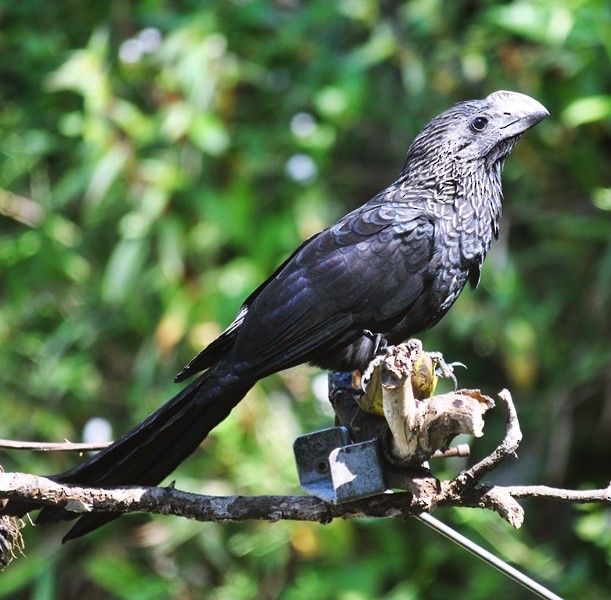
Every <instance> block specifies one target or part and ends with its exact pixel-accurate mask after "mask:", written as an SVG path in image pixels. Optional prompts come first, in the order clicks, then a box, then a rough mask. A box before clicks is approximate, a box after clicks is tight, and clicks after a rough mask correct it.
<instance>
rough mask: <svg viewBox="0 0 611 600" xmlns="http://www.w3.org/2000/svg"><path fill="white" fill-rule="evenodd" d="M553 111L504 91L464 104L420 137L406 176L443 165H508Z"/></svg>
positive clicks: (442, 116)
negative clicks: (524, 139) (523, 139)
mask: <svg viewBox="0 0 611 600" xmlns="http://www.w3.org/2000/svg"><path fill="white" fill-rule="evenodd" d="M548 115H549V113H548V111H547V109H546V108H545V107H544V106H543V105H542V104H541V103H539V102H537V101H536V100H534V99H533V98H531V97H529V96H526V95H525V94H519V93H517V92H507V91H498V92H494V93H492V94H490V95H489V96H487V97H486V98H484V99H482V100H469V101H468V102H460V103H458V104H456V105H454V106H453V107H452V108H450V109H448V110H446V111H445V112H443V113H441V114H440V115H439V116H438V117H435V118H434V119H433V120H432V121H431V122H430V123H429V124H428V125H427V126H426V127H425V128H424V129H423V130H422V131H421V132H420V133H419V134H418V136H417V137H416V139H415V140H414V142H413V144H412V145H411V147H410V149H409V152H408V154H407V159H406V162H405V166H404V167H403V173H402V174H403V175H405V176H407V177H409V178H411V177H410V175H412V176H413V175H414V174H415V172H419V173H423V172H424V173H426V172H430V171H431V169H433V170H437V169H436V168H435V167H436V165H439V164H441V163H447V161H450V163H451V164H453V165H455V166H458V165H461V164H462V165H465V167H466V168H473V167H477V166H481V165H485V166H486V167H487V168H488V169H490V168H491V167H493V166H499V165H502V163H503V160H504V159H505V158H506V157H507V155H508V154H509V153H510V152H511V151H512V150H513V148H514V146H515V145H516V143H517V142H518V140H519V139H520V137H522V135H523V134H524V132H525V131H526V130H527V129H529V128H531V127H533V126H534V125H536V124H537V123H539V121H541V120H542V119H544V118H545V117H547V116H548Z"/></svg>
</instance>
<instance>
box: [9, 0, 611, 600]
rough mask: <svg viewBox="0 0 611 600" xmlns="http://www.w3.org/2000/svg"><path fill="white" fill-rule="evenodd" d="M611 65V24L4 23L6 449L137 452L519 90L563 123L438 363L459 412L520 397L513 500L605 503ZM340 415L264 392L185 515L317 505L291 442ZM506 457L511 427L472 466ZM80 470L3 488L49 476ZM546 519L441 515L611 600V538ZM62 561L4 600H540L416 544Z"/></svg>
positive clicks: (182, 19) (539, 144)
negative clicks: (389, 196)
mask: <svg viewBox="0 0 611 600" xmlns="http://www.w3.org/2000/svg"><path fill="white" fill-rule="evenodd" d="M610 58H611V6H610V5H609V3H608V2H606V0H556V1H555V2H553V3H550V2H546V1H543V0H534V1H532V2H526V1H519V0H516V1H508V2H492V1H486V0H479V1H477V0H473V1H469V2H452V1H447V0H446V1H442V0H414V1H411V2H397V1H390V0H387V1H384V2H375V1H374V0H336V1H335V2H327V1H325V0H309V1H308V2H304V1H302V0H278V1H276V2H271V1H262V0H259V1H255V0H253V1H248V0H245V1H239V2H238V1H235V2H229V1H227V0H214V1H213V0H210V1H208V2H205V3H202V2H195V1H193V0H191V1H187V0H184V1H182V2H181V1H174V2H168V1H163V0H132V1H126V2H119V1H115V2H110V3H103V2H93V3H85V2H79V1H78V0H70V1H68V0H66V1H64V2H53V3H45V4H44V6H43V4H42V3H40V2H37V1H35V0H21V1H20V2H14V3H5V4H3V5H2V6H1V7H0V139H1V140H2V143H1V146H0V273H1V279H0V294H1V301H0V340H1V341H2V343H1V344H0V373H1V376H0V389H1V397H2V433H1V435H2V437H5V438H14V439H28V440H62V439H64V438H67V439H71V440H79V439H81V438H82V435H83V427H84V426H85V424H86V423H87V422H88V421H90V420H91V419H93V418H95V417H102V418H104V419H106V420H107V421H108V422H110V423H111V424H112V427H113V430H114V434H119V433H122V432H124V431H126V430H127V429H128V428H130V427H131V426H132V425H134V424H135V423H136V422H138V421H139V420H141V419H142V418H143V417H145V416H146V415H147V414H149V413H150V412H152V411H153V410H154V409H155V408H156V407H157V406H159V405H160V404H161V403H162V402H163V401H164V400H166V399H167V398H169V397H170V396H171V395H172V394H173V393H175V388H174V387H173V384H172V383H171V382H172V378H173V375H174V373H176V372H177V370H178V369H179V368H180V367H181V366H182V365H183V364H184V363H185V362H186V361H188V360H189V359H190V358H191V357H192V355H194V354H195V353H196V352H197V351H198V350H199V349H200V348H201V347H202V346H203V345H204V344H206V343H207V342H209V341H210V340H211V339H212V338H213V337H214V336H215V335H216V334H217V333H218V332H219V331H220V330H221V328H222V327H223V326H225V325H226V324H227V323H228V322H229V321H230V320H231V318H232V317H233V315H234V314H235V312H236V310H237V308H238V306H239V304H240V302H241V301H242V300H243V298H244V297H245V296H246V295H247V294H248V293H249V292H250V291H251V290H252V289H253V288H254V287H256V285H257V284H258V283H259V282H260V281H261V280H262V279H263V278H265V277H266V275H268V274H269V273H270V272H271V271H272V270H273V269H274V267H275V266H276V265H277V264H278V263H279V262H280V261H281V260H282V258H283V257H285V256H286V255H287V254H288V253H289V252H290V251H291V250H292V249H293V248H294V247H295V246H296V245H297V244H298V243H299V241H300V240H302V239H303V238H304V237H306V236H308V235H310V234H312V233H314V232H315V231H317V230H318V229H320V228H322V227H324V226H326V225H328V224H330V223H332V222H333V221H334V220H335V219H336V218H338V217H339V216H341V215H342V214H344V213H345V212H346V211H348V210H349V209H352V208H354V207H356V206H358V205H359V204H361V203H363V202H364V201H366V200H367V199H368V198H369V197H371V196H372V195H373V194H374V193H376V192H377V191H379V190H380V189H382V188H383V187H385V186H386V185H387V184H388V183H389V182H391V181H392V180H393V179H394V177H395V175H396V174H397V173H398V171H399V168H400V166H401V164H402V160H403V157H404V154H405V152H406V149H407V146H408V144H409V142H410V140H411V139H412V138H413V136H414V135H415V134H416V133H417V132H418V130H419V129H420V127H421V126H422V125H423V124H424V123H425V122H426V121H427V120H428V119H430V118H431V117H432V116H434V115H435V114H437V113H439V112H441V111H442V110H444V109H445V108H447V107H448V106H449V105H450V104H452V103H454V102H456V101H458V100H463V99H468V98H474V97H482V96H484V95H487V94H488V93H490V92H491V91H494V90H496V89H512V90H516V91H521V92H524V93H527V94H530V95H532V96H534V97H536V98H537V99H538V100H540V101H541V102H542V103H543V104H545V105H546V106H547V107H548V109H549V110H550V112H551V117H550V118H549V119H547V120H546V121H544V122H543V123H542V124H541V125H539V126H538V127H537V128H536V129H535V130H533V131H532V132H529V134H528V135H527V137H526V138H525V139H524V140H523V141H522V142H521V143H520V145H519V146H518V148H517V150H516V151H515V153H514V155H513V156H512V157H511V159H510V161H509V162H508V164H507V167H506V170H505V176H504V181H505V196H506V201H505V214H504V220H503V226H502V230H503V234H502V239H501V240H500V241H499V243H497V244H496V245H495V246H494V249H493V251H492V253H491V255H490V256H489V257H488V260H487V262H486V265H485V268H484V273H483V278H482V282H481V285H480V287H479V289H478V290H477V291H475V292H470V291H469V292H465V294H464V295H463V296H462V297H461V298H460V299H459V301H458V303H457V304H456V305H455V307H454V308H453V310H452V311H451V313H450V315H449V316H448V317H447V318H446V319H445V320H444V322H443V323H442V324H440V325H439V326H438V327H437V328H436V329H435V330H434V331H432V332H428V333H426V335H424V336H422V337H423V339H424V341H425V344H426V346H427V347H428V348H430V349H439V350H442V351H443V352H444V354H445V356H446V357H447V358H448V359H449V360H460V361H462V362H464V363H465V364H466V365H468V370H467V371H460V373H459V377H460V384H461V385H463V386H465V387H470V386H472V387H480V388H482V389H483V390H485V391H486V392H488V393H490V394H494V393H496V392H497V391H498V390H500V389H502V388H503V387H509V388H510V389H511V390H512V392H513V395H514V398H515V399H516V402H517V404H518V410H519V414H520V417H521V422H522V428H523V430H524V434H525V440H524V442H523V444H522V447H521V450H520V456H519V460H518V461H514V463H513V464H511V465H510V466H508V467H507V468H506V469H504V470H503V472H502V473H499V474H497V481H499V482H506V483H507V482H511V483H523V484H528V483H546V484H550V485H559V486H566V487H583V488H587V487H602V486H604V485H606V484H607V483H608V481H609V464H611V461H610V459H611V436H610V435H609V431H610V430H611V369H610V366H611V354H610V350H609V339H610V337H611V301H610V296H611V218H610V217H611V212H610V211H611V177H610V171H609V164H610V160H611V78H610V77H609V72H610ZM321 389H322V390H323V391H322V392H321V391H320V390H321ZM321 396H323V397H324V375H320V374H318V373H317V372H316V371H314V370H313V369H309V368H305V367H304V368H299V369H293V370H291V371H289V372H286V373H283V374H281V375H279V376H276V377H273V378H269V379H268V380H266V381H264V382H262V383H261V384H260V385H258V386H257V388H255V390H254V391H253V392H252V393H251V394H250V395H249V398H248V400H247V401H246V402H244V403H243V404H242V405H241V406H240V407H239V408H238V409H236V410H235V411H234V413H233V415H232V418H231V419H230V420H228V421H227V422H225V423H224V424H223V425H222V426H221V427H219V428H218V429H217V430H216V431H215V432H214V433H213V434H212V435H211V436H210V437H209V439H208V440H206V442H205V443H204V444H203V451H200V452H198V453H196V454H195V455H194V456H193V457H192V458H191V459H189V460H188V461H187V462H186V464H184V465H183V466H181V468H180V469H179V470H178V471H177V472H176V474H175V479H176V485H177V486H178V487H180V488H184V489H189V490H192V491H197V492H204V493H227V494H229V493H231V494H233V493H239V494H262V493H296V492H298V484H297V478H296V474H295V468H294V465H293V458H292V451H291V442H292V439H293V438H294V437H295V435H298V434H299V433H302V432H306V431H312V430H314V429H316V428H320V427H325V426H328V425H329V424H330V422H331V417H330V415H329V412H328V408H327V407H326V405H325V402H324V399H323V400H321ZM501 434H502V419H501V418H500V416H499V415H492V416H491V417H490V418H489V419H488V426H487V436H486V438H485V439H484V440H477V441H476V442H475V443H474V444H473V453H474V455H475V456H476V457H477V456H480V455H482V454H483V453H485V452H486V451H488V450H490V449H491V448H492V447H493V446H494V445H495V443H496V442H497V441H498V439H499V436H500V435H501ZM75 460H76V458H75V457H74V456H65V455H48V454H45V455H40V454H23V453H21V454H17V453H14V452H12V453H11V452H3V453H2V458H1V462H2V465H3V467H4V469H5V470H21V471H26V472H35V473H49V472H55V471H57V470H62V469H64V468H67V467H68V466H69V465H71V464H73V463H74V461H75ZM460 466H461V465H460V463H458V462H457V461H456V460H455V461H453V462H448V463H447V464H443V465H438V466H437V472H438V473H439V474H440V475H441V476H447V475H451V474H452V473H454V472H456V470H457V469H459V468H460ZM525 508H526V511H527V517H526V523H525V526H524V527H523V528H522V529H521V530H520V531H513V530H511V529H510V528H509V526H508V525H507V524H505V523H504V522H502V521H501V520H500V519H499V518H498V517H496V516H495V515H492V514H487V513H485V512H483V511H467V510H462V511H461V510H456V511H449V510H448V511H444V513H443V514H441V513H436V514H438V515H439V516H440V517H441V518H443V519H444V520H445V521H446V522H449V523H451V524H453V526H455V527H456V528H458V529H459V530H460V531H462V532H463V533H466V534H467V535H468V536H469V537H471V538H472V539H474V540H475V541H477V542H479V543H481V544H483V545H484V546H485V547H487V548H489V549H491V550H493V551H494V552H495V553H496V554H498V555H499V556H501V557H503V558H504V559H506V560H509V561H511V562H512V563H514V564H516V565H517V566H518V567H520V568H521V569H523V570H525V571H527V572H529V573H531V574H533V575H534V576H535V577H536V578H537V579H538V580H539V581H541V582H542V583H544V584H546V585H549V586H550V587H551V588H553V589H554V591H556V593H558V594H560V595H563V596H565V597H569V598H570V597H573V598H576V597H579V598H584V599H597V598H604V597H608V596H607V594H608V590H609V587H610V586H611V578H610V575H609V573H610V569H609V567H610V563H611V536H610V535H609V531H610V524H611V512H610V511H609V509H608V508H602V507H596V506H589V507H567V506H561V505H558V504H554V503H545V502H542V501H532V502H527V503H526V505H525ZM62 531H64V528H63V527H60V526H58V527H51V528H44V529H42V528H41V529H38V528H37V529H35V528H32V527H27V528H26V530H25V537H26V554H27V557H24V558H20V559H19V560H17V561H15V562H14V563H13V564H12V565H11V566H10V568H9V569H8V570H7V571H6V572H5V573H3V574H2V575H1V576H0V577H1V580H0V598H35V599H37V600H45V599H48V598H49V599H50V598H60V597H61V598H65V599H71V598H88V599H93V600H95V599H97V598H117V599H119V598H120V599H126V600H131V599H138V600H142V599H145V600H146V599H156V598H160V599H161V598H181V599H182V598H184V599H189V598H211V599H218V600H220V599H250V598H258V599H266V598H281V599H285V600H299V599H301V598H303V599H306V598H308V599H309V598H319V599H326V598H328V599H340V600H361V599H369V598H387V599H394V598H402V599H404V598H447V597H450V596H456V594H457V593H458V594H459V595H460V597H465V598H473V599H478V598H482V599H483V598H490V597H494V596H495V595H497V596H498V597H509V596H511V597H513V598H527V597H529V594H528V593H526V592H524V591H522V590H521V589H520V588H519V587H518V586H517V585H516V584H514V583H512V582H510V581H508V580H506V579H504V578H503V577H502V576H501V575H500V574H498V573H497V572H496V571H494V570H492V569H491V568H489V567H487V566H485V565H484V564H483V563H481V562H479V561H478V560H477V559H475V558H474V557H472V556H470V555H468V554H466V553H465V552H464V551H462V550H460V549H458V548H456V547H454V546H453V545H452V544H451V543H450V542H447V541H446V540H444V539H442V538H440V537H438V536H437V535H436V534H434V533H433V532H431V531H429V530H427V529H426V528H424V527H423V526H422V525H421V524H420V523H418V522H416V521H413V520H409V521H407V522H395V521H391V520H388V521H370V520H360V521H357V522H337V523H333V524H331V525H327V526H322V525H317V524H307V523H306V524H304V523H277V524H267V523H244V524H228V525H210V524H196V523H191V522H187V521H183V520H180V519H175V518H153V519H150V518H148V517H146V518H145V517H141V516H130V517H124V518H122V519H121V520H120V521H118V522H115V523H114V524H113V525H110V526H108V527H106V528H104V529H103V530H101V531H99V532H96V534H94V535H91V536H88V537H86V538H85V539H83V540H79V541H77V542H74V543H71V544H69V545H67V546H64V547H60V545H59V540H60V537H61V534H62ZM457 590H459V592H457Z"/></svg>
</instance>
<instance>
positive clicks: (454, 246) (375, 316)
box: [2, 91, 548, 540]
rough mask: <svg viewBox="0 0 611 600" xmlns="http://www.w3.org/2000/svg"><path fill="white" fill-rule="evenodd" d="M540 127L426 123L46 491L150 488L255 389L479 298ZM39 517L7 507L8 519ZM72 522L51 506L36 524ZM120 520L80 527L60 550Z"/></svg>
mask: <svg viewBox="0 0 611 600" xmlns="http://www.w3.org/2000/svg"><path fill="white" fill-rule="evenodd" d="M547 115H548V112H547V110H546V109H545V108H544V107H543V106H542V105H541V104H539V102H537V101H536V100H533V99H532V98H529V97H528V96H525V95H523V94H518V93H514V92H506V91H499V92H495V93H493V94H490V95H489V96H488V97H487V98H484V99H482V100H473V101H468V102H462V103H459V104H456V105H455V106H453V107H452V108H450V109H449V110H447V111H446V112H444V113H442V114H441V115H439V116H438V117H436V118H435V119H433V120H432V121H431V122H430V123H429V124H428V125H427V126H426V127H425V128H424V129H423V130H422V131H421V133H420V134H419V135H418V136H417V137H416V139H415V140H414V142H413V143H412V145H411V147H410V149H409V151H408V153H407V158H406V160H405V164H404V166H403V168H402V170H401V173H400V174H399V178H398V179H397V181H395V182H394V183H393V184H392V185H390V186H389V187H388V188H386V189H385V190H383V191H382V192H380V193H379V194H378V195H377V196H375V197H374V198H372V199H371V200H369V202H367V203H366V204H364V205H363V206H361V207H360V208H357V209H356V210H354V211H352V212H351V213H349V214H348V215H346V216H345V217H343V218H342V219H340V220H339V221H338V222H337V223H336V224H335V225H333V226H332V227H329V228H328V229H325V230H324V231H321V232H320V233H318V234H316V235H314V236H312V237H311V238H309V239H308V240H306V241H305V242H303V243H302V244H301V246H299V247H298V248H297V249H296V250H295V252H294V253H293V254H292V255H291V256H290V257H289V258H288V259H287V260H286V261H285V262H284V263H283V264H282V265H281V266H280V267H278V269H277V270H276V272H275V273H273V275H272V276H271V277H270V278H269V279H268V280H267V281H265V282H264V283H263V284H261V285H260V286H259V287H258V288H257V289H256V290H255V291H254V292H253V293H252V294H251V295H250V296H249V297H248V298H247V300H246V301H245V302H244V304H243V305H242V307H241V309H240V311H239V313H238V315H237V317H236V318H235V320H234V321H233V323H231V325H229V327H228V328H227V329H226V330H225V331H224V332H223V333H222V334H221V335H220V336H219V337H218V338H217V339H216V340H215V341H214V342H212V343H211V344H210V345H209V346H208V347H207V348H205V349H204V350H203V351H202V352H201V353H200V354H199V355H198V356H196V357H195V358H194V359H193V360H192V361H191V362H190V363H189V364H188V365H187V366H186V367H185V368H184V369H183V370H182V371H181V372H180V374H179V375H178V376H177V377H176V380H177V381H183V380H184V379H186V378H188V377H190V376H192V375H194V374H196V373H199V372H202V371H203V373H202V374H200V375H199V376H198V378H197V379H195V380H194V381H193V382H192V383H191V384H190V385H189V386H187V387H186V388H185V389H183V390H182V391H181V392H179V393H178V394H177V395H176V396H175V397H174V398H172V399H171V400H170V401H169V402H167V404H165V405H164V406H162V407H161V408H160V409H159V410H158V411H157V412H155V413H154V414H152V415H151V416H150V417H148V418H147V419H146V420H145V421H143V422H142V423H141V424H139V425H137V426H136V427H135V428H134V429H132V430H131V431H130V432H128V433H127V434H125V435H124V436H123V437H122V438H121V439H119V440H118V441H116V442H115V443H114V444H112V445H111V446H109V447H108V448H107V449H105V450H103V451H101V452H99V453H98V454H96V455H94V456H92V457H91V458H89V459H87V460H85V461H84V462H82V463H81V464H79V465H78V466H76V467H75V468H73V469H71V470H69V471H67V472H65V473H62V474H59V475H56V476H53V477H52V479H54V480H55V481H57V482H61V483H75V484H79V485H82V486H96V487H107V486H120V485H156V484H158V483H160V482H161V480H162V479H164V478H165V477H166V476H167V475H169V474H170V473H171V472H172V471H173V470H174V469H175V468H176V467H177V465H178V464H180V463H181V462H182V461H183V460H184V459H185V458H187V456H189V455H190V454H191V453H192V452H193V451H194V450H195V449H196V448H197V447H198V446H199V444H200V443H201V442H202V440H203V439H204V438H205V437H206V435H207V434H208V433H209V432H210V430H211V429H213V428H214V427H215V426H216V425H218V424H219V423H220V422H221V421H222V420H223V419H225V418H226V417H227V416H228V415H229V413H230V412H231V410H232V409H233V407H234V406H236V404H237V403H238V402H239V401H240V400H241V399H242V398H243V397H244V395H245V394H246V392H248V390H249V389H250V388H251V387H252V386H253V385H254V384H255V382H256V381H258V380H259V379H261V378H262V377H266V376H267V375H270V374H271V373H275V372H276V371H280V370H282V369H286V368H288V367H292V366H294V365H297V364H300V363H306V362H307V363H311V364H314V365H318V366H320V367H322V368H324V369H333V370H353V369H364V368H365V366H366V365H367V364H368V362H369V361H370V360H371V359H372V357H373V354H374V351H375V346H376V339H377V338H378V337H379V336H382V337H383V338H384V339H385V340H386V341H387V342H388V343H390V344H397V343H400V342H402V341H404V340H406V339H407V338H408V337H410V336H413V335H415V334H417V333H418V332H421V331H422V330H424V329H427V328H429V327H431V326H433V325H435V323H437V322H438V321H439V319H441V318H442V317H443V315H444V314H445V313H446V312H447V311H448V309H449V308H450V306H452V304H453V302H454V301H455V300H456V298H457V296H458V295H459V294H460V292H461V291H462V289H463V287H464V286H465V284H466V283H467V282H469V283H470V284H471V285H472V286H476V285H477V283H478V281H479V277H480V270H481V267H482V262H483V260H484V257H485V256H486V253H487V251H488V249H489V247H490V243H491V241H492V239H493V238H495V237H497V236H498V227H499V219H500V215H501V199H502V191H501V170H502V167H503V163H504V161H505V159H506V157H507V156H508V155H509V153H510V152H511V151H512V150H513V148H514V146H515V145H516V143H517V141H518V140H519V138H520V137H521V136H522V135H523V134H524V132H525V131H526V130H527V129H529V128H530V127H532V126H534V125H536V124H537V123H538V122H539V121H541V120H542V119H543V118H545V117H546V116H547ZM35 508H40V506H37V505H36V504H35V503H26V502H17V501H10V502H9V503H8V504H7V506H6V507H5V508H4V509H3V511H2V513H3V514H12V515H23V514H24V513H26V512H28V511H30V510H33V509H35ZM78 516H79V515H78V514H75V513H71V512H68V511H66V510H63V509H57V508H53V507H45V508H43V509H42V511H41V512H40V514H39V516H38V519H37V522H39V523H48V522H53V521H57V520H62V519H74V518H77V517H78ZM117 516H119V515H117V514H104V513H98V514H91V515H84V516H80V518H79V521H78V522H77V523H76V524H75V525H74V527H73V528H72V529H71V530H70V532H69V533H68V535H67V536H66V537H65V538H64V539H65V540H67V539H72V538H75V537H78V536H81V535H83V534H85V533H87V532H89V531H92V530H93V529H96V528H97V527H99V526H101V525H103V524H104V523H106V522H108V521H110V520H112V519H113V518H116V517H117Z"/></svg>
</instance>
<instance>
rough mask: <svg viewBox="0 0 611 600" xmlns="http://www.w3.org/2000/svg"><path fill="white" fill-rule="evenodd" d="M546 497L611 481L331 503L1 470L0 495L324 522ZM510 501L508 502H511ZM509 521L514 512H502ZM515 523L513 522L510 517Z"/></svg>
mask: <svg viewBox="0 0 611 600" xmlns="http://www.w3.org/2000/svg"><path fill="white" fill-rule="evenodd" d="M514 497H516V498H528V497H532V498H547V499H551V500H560V501H565V502H567V501H568V502H580V503H585V502H601V503H604V504H611V486H610V487H608V488H606V489H604V490H590V491H587V492H585V491H574V490H555V489H554V488H547V487H542V486H514V487H512V486H509V487H502V486H495V487H492V488H490V489H488V490H487V491H486V492H485V493H484V494H482V495H480V496H479V497H478V498H473V497H467V498H461V497H458V496H456V495H455V494H451V495H449V496H445V495H444V494H443V492H441V493H440V494H438V495H437V496H436V497H435V498H434V499H431V502H430V504H429V505H428V506H427V503H425V502H423V501H422V500H423V499H422V498H420V499H419V500H414V498H413V495H412V494H411V493H409V492H398V493H389V494H382V495H379V496H374V497H371V498H365V499H361V500H355V501H353V502H346V503H344V504H338V505H334V504H330V503H326V502H324V501H322V500H319V499H318V498H314V497H312V496H221V497H219V496H205V495H200V494H193V493H189V492H184V491H181V490H177V489H175V488H173V487H165V488H161V487H121V488H109V489H99V488H83V487H79V486H75V485H60V484H58V483H55V482H54V481H51V480H50V479H47V478H45V477H38V476H36V475H28V474H25V473H0V498H7V499H12V500H22V501H28V500H29V501H34V502H36V503H37V504H44V505H48V506H58V507H61V508H65V509H67V510H70V511H72V512H74V513H75V516H76V515H78V514H83V513H89V512H119V513H128V512H147V513H152V514H164V515H175V516H179V517H186V518H188V519H193V520H197V521H212V522H225V521H245V520H253V519H254V520H264V521H271V522H274V521H279V520H294V521H318V522H321V523H328V522H330V521H332V520H333V519H336V518H342V519H353V518H362V517H398V518H406V517H409V516H413V515H417V514H420V513H422V512H428V511H429V509H430V510H432V509H434V508H435V507H441V506H444V507H446V506H462V507H469V508H478V507H479V508H489V509H493V510H495V511H497V512H508V513H509V514H510V515H512V511H511V508H507V506H508V501H507V499H508V498H509V499H510V501H511V502H515V500H513V498H514ZM510 506H511V504H510ZM502 516H503V517H504V518H506V519H507V520H508V521H510V522H512V520H513V519H514V517H513V516H510V517H508V516H507V515H505V514H503V515H502ZM514 524H515V523H514Z"/></svg>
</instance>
